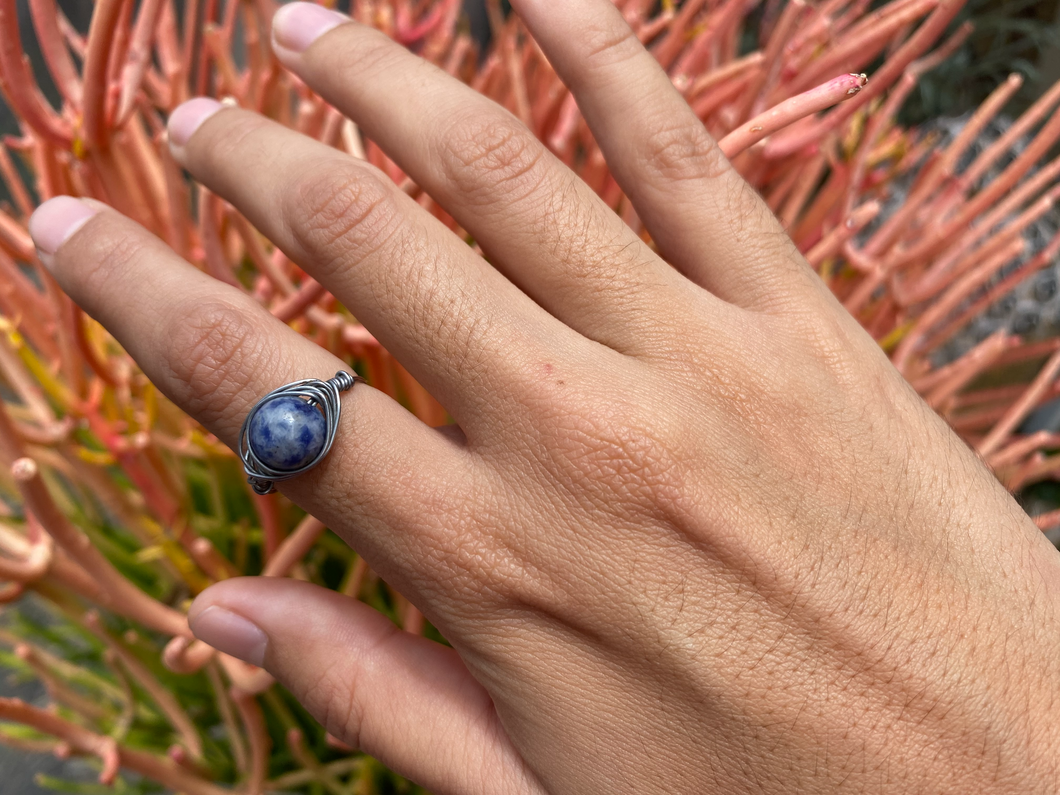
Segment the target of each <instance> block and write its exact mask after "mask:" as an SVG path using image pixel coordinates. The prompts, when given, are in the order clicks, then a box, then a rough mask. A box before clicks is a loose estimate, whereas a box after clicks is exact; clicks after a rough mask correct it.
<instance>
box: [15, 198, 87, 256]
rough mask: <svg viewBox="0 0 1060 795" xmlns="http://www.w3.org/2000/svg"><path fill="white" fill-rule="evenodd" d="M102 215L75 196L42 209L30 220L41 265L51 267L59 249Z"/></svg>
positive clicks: (55, 199) (62, 199)
mask: <svg viewBox="0 0 1060 795" xmlns="http://www.w3.org/2000/svg"><path fill="white" fill-rule="evenodd" d="M98 212H99V210H98V209H97V208H95V207H89V206H88V205H87V204H85V203H84V202H82V201H80V200H79V199H75V198H74V197H73V196H56V197H55V198H54V199H48V201H46V202H44V204H42V205H41V206H40V207H38V208H37V210H36V212H34V213H33V215H32V216H30V219H29V235H30V237H32V238H33V245H35V246H36V247H37V252H38V253H39V254H40V260H41V262H43V263H44V264H45V265H47V266H48V267H49V268H51V267H52V255H53V254H54V253H55V252H56V251H58V250H59V246H61V245H62V244H63V243H65V242H66V241H67V239H68V238H69V237H70V236H71V235H72V234H73V233H74V232H76V231H77V230H78V229H80V228H81V227H82V226H84V225H85V222H87V221H88V219H89V218H91V217H92V216H93V215H95V214H96V213H98Z"/></svg>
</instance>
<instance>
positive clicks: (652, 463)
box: [541, 396, 684, 514]
mask: <svg viewBox="0 0 1060 795" xmlns="http://www.w3.org/2000/svg"><path fill="white" fill-rule="evenodd" d="M556 405H558V406H562V411H554V413H553V415H552V416H551V417H549V418H548V419H547V420H546V421H545V422H543V423H541V427H542V428H543V429H544V431H543V432H544V434H545V436H546V438H545V439H544V440H543V444H542V447H543V448H544V449H546V450H551V451H552V452H551V453H547V454H546V455H549V456H550V457H551V458H552V459H553V460H552V461H551V466H550V467H549V468H553V469H554V472H553V474H554V476H558V477H559V479H560V480H561V483H562V484H564V485H565V486H566V487H567V488H568V489H569V491H570V493H571V494H572V495H588V498H589V499H590V500H591V501H592V502H593V503H594V505H593V506H591V507H592V508H593V509H603V510H607V511H609V512H615V511H616V510H617V511H620V512H622V513H624V514H625V513H628V512H631V511H632V512H633V513H637V512H638V511H643V510H647V511H649V512H651V513H654V512H656V511H657V510H659V509H664V510H665V506H667V505H670V504H672V503H673V502H674V500H676V499H678V495H680V494H681V493H682V492H681V489H682V482H683V480H684V475H683V474H682V466H681V463H680V456H679V453H678V451H679V450H680V449H681V444H682V442H681V439H682V434H681V431H680V429H677V428H670V427H667V424H666V421H665V419H664V418H663V417H662V416H660V415H658V414H655V413H653V412H650V411H647V410H645V409H644V408H642V407H638V406H637V405H634V404H632V403H626V402H622V401H616V400H614V399H611V400H605V399H602V398H601V397H599V396H596V397H593V398H592V399H590V400H587V401H586V405H584V406H582V407H580V408H579V407H578V406H571V405H570V401H569V400H567V401H560V402H558V403H557V404H556Z"/></svg>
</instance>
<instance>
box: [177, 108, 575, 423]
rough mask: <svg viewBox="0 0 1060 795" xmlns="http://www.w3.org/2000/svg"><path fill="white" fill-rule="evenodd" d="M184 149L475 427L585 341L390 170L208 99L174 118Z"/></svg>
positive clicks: (198, 170) (181, 154)
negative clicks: (558, 353) (552, 360)
mask: <svg viewBox="0 0 1060 795" xmlns="http://www.w3.org/2000/svg"><path fill="white" fill-rule="evenodd" d="M169 130H170V141H171V142H172V143H173V144H174V154H175V155H176V157H177V159H178V160H179V161H181V162H182V163H183V164H184V166H185V167H186V168H188V170H189V171H191V172H192V174H193V175H194V176H195V177H196V178H197V179H199V180H200V181H201V182H202V183H203V184H205V185H206V186H207V187H209V188H210V189H211V190H213V191H214V192H216V193H218V194H219V195H221V196H223V197H225V198H226V199H228V200H229V201H230V202H231V203H232V204H234V205H235V206H236V207H237V208H238V209H239V210H240V211H241V212H243V213H244V214H245V215H246V216H247V218H248V219H249V220H250V221H251V222H252V223H254V224H255V225H256V226H257V227H258V229H260V230H261V231H262V232H263V233H264V234H265V235H266V236H267V237H268V238H269V239H271V240H272V241H273V242H274V243H275V244H276V245H277V246H279V247H280V248H281V249H282V250H283V251H284V252H286V253H287V255H288V256H290V257H291V259H293V260H294V261H295V262H297V263H298V264H299V265H301V266H302V267H303V268H305V269H306V270H307V271H308V272H310V273H311V274H312V275H313V276H315V277H316V279H317V280H318V281H319V282H321V283H322V284H323V285H324V286H326V287H327V288H328V289H329V290H331V292H332V293H333V294H334V295H335V296H336V297H337V298H338V299H339V301H341V302H342V304H343V305H345V306H346V307H348V308H349V309H350V311H351V312H352V313H353V314H354V316H356V317H357V319H358V320H359V321H361V322H362V323H363V324H364V325H365V327H367V328H368V329H369V330H370V331H371V332H372V333H373V334H374V335H375V336H376V338H377V339H378V340H379V341H380V342H381V343H382V344H383V345H384V346H385V347H386V348H387V350H389V351H390V352H391V353H392V354H394V356H395V357H397V359H398V360H399V361H401V363H402V364H403V365H404V366H405V367H406V368H407V369H408V370H409V371H410V372H411V373H412V375H413V376H415V378H416V379H417V380H418V381H419V382H420V383H421V384H423V386H424V387H426V388H427V390H428V391H429V392H430V393H431V394H432V395H434V396H435V397H436V398H437V399H438V400H439V401H440V402H441V403H442V405H443V406H445V407H446V408H447V409H448V410H449V412H450V413H451V414H452V415H453V416H454V417H455V418H456V420H457V422H458V423H459V424H460V426H461V427H462V428H463V429H464V430H465V431H466V432H467V433H468V435H469V437H471V436H473V435H474V433H475V431H476V429H477V428H478V427H479V424H478V423H477V422H476V418H481V417H482V416H483V415H488V416H495V415H496V413H497V411H499V410H501V411H503V410H506V409H502V408H501V407H502V405H504V404H505V398H506V397H507V398H508V399H509V400H512V401H515V400H517V399H518V398H517V397H516V396H515V395H514V394H512V392H511V391H510V390H509V387H510V385H512V384H515V383H519V382H521V381H522V380H524V379H525V377H526V371H527V369H528V368H529V367H530V366H531V365H535V369H536V366H537V363H538V362H540V361H548V360H549V358H548V357H552V356H554V355H555V350H556V347H557V346H560V347H562V346H564V345H568V344H569V345H574V344H575V343H576V342H577V341H581V343H583V344H584V340H583V339H582V338H580V337H578V335H577V334H575V333H574V332H573V331H572V330H571V329H569V328H566V327H565V326H563V325H562V324H561V323H558V322H556V320H555V318H552V317H550V316H549V315H548V313H547V312H545V311H544V310H543V309H542V308H541V307H539V306H537V305H536V304H535V303H534V302H533V301H531V300H530V299H529V298H528V297H527V296H526V294H525V293H523V292H521V291H520V290H519V289H518V288H517V287H515V285H513V284H512V283H511V282H509V281H508V280H507V279H505V278H504V276H502V275H501V274H500V273H498V272H497V271H496V270H495V269H493V268H491V267H490V266H489V265H488V264H487V263H486V262H485V261H483V260H482V258H481V257H479V256H477V255H476V254H475V253H474V252H473V251H472V250H471V249H470V247H469V246H467V245H466V244H465V243H464V242H463V241H461V240H460V239H459V238H457V237H456V236H455V235H453V234H452V233H451V232H450V231H449V230H448V229H447V228H446V227H445V226H444V225H443V224H442V223H441V222H440V221H438V220H437V219H436V218H434V217H433V216H431V215H430V214H429V213H427V212H426V211H425V210H424V209H423V208H422V207H420V206H419V205H417V204H416V202H414V201H413V200H412V199H411V198H409V197H408V196H407V195H406V194H405V193H404V192H403V191H401V190H399V189H398V188H397V187H396V186H395V185H394V184H393V182H391V181H390V180H389V179H388V178H387V177H386V176H385V175H384V174H383V173H382V172H380V171H379V170H378V169H376V168H374V167H373V166H371V165H369V164H367V163H365V162H363V161H359V160H356V159H354V158H352V157H349V156H347V155H345V154H343V153H341V152H339V151H337V150H335V149H333V148H332V147H330V146H327V145H325V144H322V143H320V142H319V141H314V140H312V139H310V138H307V137H305V136H303V135H301V134H299V133H297V132H294V131H293V130H290V129H287V128H286V127H283V126H282V125H280V124H277V123H275V122H273V121H270V120H268V119H266V118H264V117H262V116H259V115H257V114H255V113H251V112H250V111H246V110H241V109H239V108H223V109H222V107H221V106H220V105H219V104H218V103H216V102H213V101H212V100H206V99H197V100H192V101H191V102H188V103H186V104H185V105H183V106H181V107H180V108H178V109H177V110H176V111H175V112H174V114H173V115H172V117H171V118H170V121H169Z"/></svg>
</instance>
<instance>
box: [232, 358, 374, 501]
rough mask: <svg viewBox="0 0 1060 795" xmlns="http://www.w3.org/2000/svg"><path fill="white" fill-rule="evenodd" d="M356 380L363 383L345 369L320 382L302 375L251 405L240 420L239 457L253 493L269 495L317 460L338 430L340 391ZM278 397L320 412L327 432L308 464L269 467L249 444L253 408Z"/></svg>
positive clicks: (254, 411)
mask: <svg viewBox="0 0 1060 795" xmlns="http://www.w3.org/2000/svg"><path fill="white" fill-rule="evenodd" d="M358 381H360V382H361V383H366V382H365V380H364V379H363V378H361V377H360V376H359V375H351V374H350V373H347V372H345V371H339V372H338V373H336V374H335V377H334V378H330V379H328V380H327V381H321V380H320V379H318V378H306V379H304V380H302V381H294V382H292V383H290V384H286V385H284V386H281V387H280V388H279V389H274V390H273V391H272V392H269V394H267V395H265V397H263V398H262V399H261V400H259V401H258V402H257V403H255V404H254V407H253V408H252V409H251V410H250V411H249V412H248V413H247V418H246V419H245V420H243V427H242V429H241V430H240V431H239V457H240V458H241V459H242V460H243V471H244V472H246V475H247V483H249V484H250V486H251V488H253V489H254V493H255V494H261V495H265V494H271V493H272V492H274V491H276V485H275V484H276V483H278V482H280V481H283V480H290V479H291V478H293V477H295V476H297V475H301V474H302V473H304V472H308V471H309V470H310V469H312V468H313V467H315V466H316V465H317V464H319V463H320V462H321V461H323V460H324V456H326V455H327V454H328V452H329V451H330V450H331V445H332V444H333V443H334V442H335V433H336V432H337V431H338V429H339V415H340V414H341V412H342V401H341V400H340V398H341V396H342V393H343V392H346V391H347V390H349V389H352V388H353V385H354V384H356V383H357V382H358ZM278 397H296V398H303V399H304V400H305V401H306V402H307V403H309V405H311V406H315V407H317V408H319V409H320V411H321V413H322V414H323V415H324V422H325V424H326V427H327V431H326V434H325V437H324V446H323V447H322V448H321V449H320V452H319V453H317V454H316V456H314V458H313V460H312V461H310V462H309V463H307V464H305V465H303V466H300V467H298V469H283V470H281V469H273V468H272V467H270V466H269V465H268V464H266V463H265V462H263V461H262V460H261V459H260V458H258V456H257V454H256V453H255V452H254V448H253V446H252V445H251V444H250V423H251V420H253V418H254V414H255V413H256V412H257V410H258V409H259V408H260V407H261V406H262V405H264V404H265V403H267V402H269V401H270V400H275V399H276V398H278Z"/></svg>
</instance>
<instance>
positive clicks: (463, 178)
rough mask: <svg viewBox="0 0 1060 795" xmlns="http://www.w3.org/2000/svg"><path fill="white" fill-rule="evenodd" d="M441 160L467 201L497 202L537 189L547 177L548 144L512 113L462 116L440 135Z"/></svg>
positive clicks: (517, 197) (519, 196)
mask: <svg viewBox="0 0 1060 795" xmlns="http://www.w3.org/2000/svg"><path fill="white" fill-rule="evenodd" d="M437 147H438V152H437V160H438V162H439V163H441V166H442V170H443V173H444V175H445V177H446V179H447V180H448V181H449V182H450V183H451V184H453V185H454V186H455V187H456V188H457V190H459V191H460V193H461V194H463V195H464V196H465V197H466V198H467V199H468V200H470V201H473V202H476V203H482V204H495V203H496V201H497V193H498V191H504V192H505V193H506V194H507V199H508V200H509V201H518V200H519V199H520V198H523V197H525V196H527V195H529V194H531V193H533V192H534V191H535V190H536V189H537V188H538V187H539V186H540V185H541V183H542V181H543V179H544V178H545V174H544V173H543V169H542V168H541V166H542V165H543V163H544V155H545V148H544V147H543V146H542V145H541V143H540V142H539V141H538V140H537V139H536V138H534V136H533V135H532V134H531V132H530V131H529V130H528V129H526V127H525V126H524V125H523V124H522V123H521V122H520V121H518V120H517V119H515V118H514V117H512V116H510V115H509V114H507V113H503V112H500V113H487V114H483V113H481V112H479V113H475V114H462V115H460V116H459V117H457V118H456V119H454V120H453V121H452V122H450V124H449V125H448V127H447V129H446V130H445V131H444V132H443V134H442V135H441V136H439V138H438V144H437Z"/></svg>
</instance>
